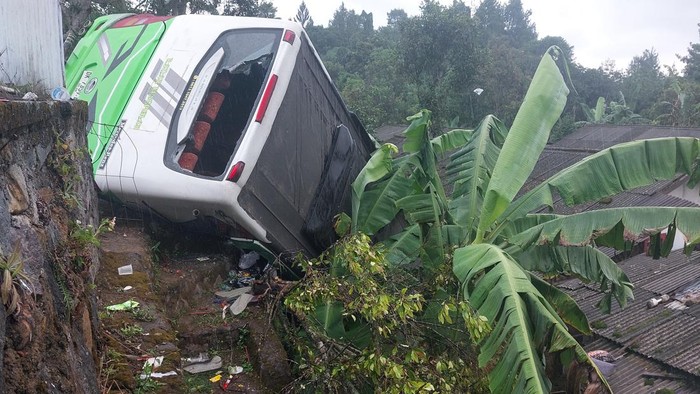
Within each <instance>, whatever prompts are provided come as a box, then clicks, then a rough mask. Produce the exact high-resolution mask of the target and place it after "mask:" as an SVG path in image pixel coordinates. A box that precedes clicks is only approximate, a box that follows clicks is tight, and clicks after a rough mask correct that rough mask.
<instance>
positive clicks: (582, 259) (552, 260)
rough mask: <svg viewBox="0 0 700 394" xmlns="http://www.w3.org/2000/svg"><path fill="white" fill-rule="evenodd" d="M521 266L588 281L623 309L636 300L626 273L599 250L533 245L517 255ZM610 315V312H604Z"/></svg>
mask: <svg viewBox="0 0 700 394" xmlns="http://www.w3.org/2000/svg"><path fill="white" fill-rule="evenodd" d="M517 258H518V262H519V263H520V265H521V266H522V267H523V268H524V269H526V270H529V271H539V272H543V273H545V274H561V273H564V274H571V275H575V276H577V277H578V278H580V279H582V280H583V281H585V282H595V283H598V284H600V289H601V291H604V292H608V293H610V294H612V295H614V296H615V298H616V299H617V300H618V303H619V304H620V307H624V306H625V305H626V304H627V300H628V299H630V300H631V299H634V293H633V291H632V290H633V289H634V286H633V285H632V282H630V280H629V278H628V277H627V274H625V272H624V271H622V269H620V267H619V266H618V265H617V264H616V263H615V262H614V261H612V260H611V259H610V257H608V256H606V255H605V254H604V253H603V252H601V251H599V250H598V249H595V248H592V247H588V246H584V247H565V246H548V245H547V246H534V247H531V248H529V249H528V250H526V251H524V252H523V253H521V254H518V255H517ZM603 312H605V313H609V312H610V309H607V310H605V309H604V310H603Z"/></svg>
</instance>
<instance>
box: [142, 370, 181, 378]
mask: <svg viewBox="0 0 700 394" xmlns="http://www.w3.org/2000/svg"><path fill="white" fill-rule="evenodd" d="M176 375H177V372H175V371H170V372H151V373H150V374H145V373H142V374H141V376H140V378H141V380H144V379H148V378H153V379H160V378H165V377H168V376H176Z"/></svg>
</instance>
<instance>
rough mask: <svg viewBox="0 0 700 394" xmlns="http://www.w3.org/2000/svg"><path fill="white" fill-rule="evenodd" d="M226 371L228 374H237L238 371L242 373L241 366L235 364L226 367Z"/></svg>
mask: <svg viewBox="0 0 700 394" xmlns="http://www.w3.org/2000/svg"><path fill="white" fill-rule="evenodd" d="M228 373H229V375H238V374H239V373H243V367H241V366H239V365H236V366H235V367H228Z"/></svg>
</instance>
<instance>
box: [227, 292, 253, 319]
mask: <svg viewBox="0 0 700 394" xmlns="http://www.w3.org/2000/svg"><path fill="white" fill-rule="evenodd" d="M252 299H253V295H252V294H248V293H246V294H241V295H240V296H239V297H238V298H237V299H236V301H234V303H233V304H231V306H230V307H229V310H230V311H231V313H233V314H234V315H240V314H241V313H242V312H243V311H244V310H245V308H246V307H247V306H248V303H250V300H252Z"/></svg>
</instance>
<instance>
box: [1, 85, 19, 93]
mask: <svg viewBox="0 0 700 394" xmlns="http://www.w3.org/2000/svg"><path fill="white" fill-rule="evenodd" d="M0 91H2V92H5V93H9V94H19V92H18V91H17V89H12V88H11V87H9V86H4V85H0Z"/></svg>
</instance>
